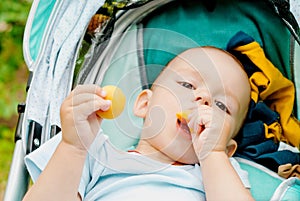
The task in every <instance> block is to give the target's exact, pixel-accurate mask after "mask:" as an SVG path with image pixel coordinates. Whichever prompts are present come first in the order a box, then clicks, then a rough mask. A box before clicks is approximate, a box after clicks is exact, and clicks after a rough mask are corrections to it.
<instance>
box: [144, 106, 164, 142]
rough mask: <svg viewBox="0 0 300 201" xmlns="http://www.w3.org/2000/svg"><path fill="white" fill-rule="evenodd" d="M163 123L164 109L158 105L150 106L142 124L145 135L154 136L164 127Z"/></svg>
mask: <svg viewBox="0 0 300 201" xmlns="http://www.w3.org/2000/svg"><path fill="white" fill-rule="evenodd" d="M165 125H166V111H165V110H164V109H163V108H162V107H161V106H158V105H157V106H153V107H151V108H150V111H149V112H148V115H147V118H146V120H145V124H144V129H145V131H146V132H147V137H148V138H153V137H156V136H157V135H158V134H159V133H161V131H162V130H163V129H164V128H165Z"/></svg>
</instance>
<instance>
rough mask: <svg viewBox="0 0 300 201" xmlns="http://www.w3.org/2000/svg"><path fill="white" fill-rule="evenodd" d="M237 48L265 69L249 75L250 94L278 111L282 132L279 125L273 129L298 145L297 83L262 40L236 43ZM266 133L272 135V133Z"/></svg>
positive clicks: (282, 138) (299, 142) (281, 137)
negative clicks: (272, 57)
mask: <svg viewBox="0 0 300 201" xmlns="http://www.w3.org/2000/svg"><path fill="white" fill-rule="evenodd" d="M235 50H236V51H239V52H241V53H242V54H245V55H247V56H248V58H249V59H250V60H251V61H252V62H253V63H254V64H255V65H256V66H257V67H258V68H259V69H260V70H261V71H262V72H255V73H253V75H252V76H251V77H250V78H249V81H250V85H251V87H252V91H251V97H252V99H253V100H254V101H255V102H257V101H260V100H262V101H264V102H265V103H266V104H267V105H268V106H269V107H270V108H271V109H272V110H274V111H276V112H278V113H279V115H280V124H281V127H282V130H283V132H282V133H279V130H280V129H275V130H277V131H275V130H273V132H275V133H276V134H275V133H274V135H275V136H276V139H278V140H280V141H285V142H287V143H289V144H291V145H293V146H295V147H297V148H299V147H300V122H299V120H297V119H296V118H295V117H293V114H292V111H293V105H294V96H295V88H294V84H293V83H292V82H291V81H290V80H288V79H287V78H285V77H284V76H283V75H282V74H281V72H280V71H279V70H278V69H277V68H276V67H275V66H274V65H273V64H272V63H271V62H270V61H269V60H268V59H267V58H266V56H265V54H264V51H263V49H262V48H261V47H260V45H259V43H257V42H252V43H249V44H247V45H243V46H239V47H236V48H235ZM272 129H274V128H272ZM267 135H268V137H270V135H269V134H267Z"/></svg>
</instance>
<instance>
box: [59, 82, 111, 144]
mask: <svg viewBox="0 0 300 201" xmlns="http://www.w3.org/2000/svg"><path fill="white" fill-rule="evenodd" d="M105 96H106V93H105V92H104V91H103V90H102V89H101V88H100V87H99V86H97V85H79V86H77V87H76V88H75V89H74V90H73V91H72V92H71V93H70V95H69V96H68V97H67V98H66V99H65V100H64V102H63V103H62V105H61V109H60V118H61V127H62V134H63V138H62V139H63V141H64V142H66V143H68V144H70V145H73V146H75V147H76V148H78V149H81V150H87V149H88V148H89V146H90V145H91V144H92V142H93V140H94V138H95V137H96V134H97V133H98V131H99V128H100V123H101V121H102V119H101V118H99V117H98V116H97V115H96V111H97V110H103V111H106V110H108V109H109V107H110V105H111V102H110V101H109V100H104V98H105Z"/></svg>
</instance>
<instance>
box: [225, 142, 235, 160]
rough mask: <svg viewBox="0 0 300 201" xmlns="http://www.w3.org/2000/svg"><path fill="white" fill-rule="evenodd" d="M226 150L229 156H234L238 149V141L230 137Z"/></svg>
mask: <svg viewBox="0 0 300 201" xmlns="http://www.w3.org/2000/svg"><path fill="white" fill-rule="evenodd" d="M226 148H227V149H226V152H227V155H228V157H231V156H233V154H234V153H235V151H236V149H237V143H236V141H235V140H233V139H230V141H229V142H228V143H227V147H226Z"/></svg>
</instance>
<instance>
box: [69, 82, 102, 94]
mask: <svg viewBox="0 0 300 201" xmlns="http://www.w3.org/2000/svg"><path fill="white" fill-rule="evenodd" d="M82 93H91V94H97V95H99V96H101V97H105V96H106V92H105V91H104V90H102V88H101V87H99V86H98V85H95V84H87V85H77V86H76V87H75V89H74V90H73V91H72V92H71V94H72V95H73V96H76V95H78V94H82Z"/></svg>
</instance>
